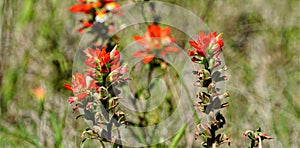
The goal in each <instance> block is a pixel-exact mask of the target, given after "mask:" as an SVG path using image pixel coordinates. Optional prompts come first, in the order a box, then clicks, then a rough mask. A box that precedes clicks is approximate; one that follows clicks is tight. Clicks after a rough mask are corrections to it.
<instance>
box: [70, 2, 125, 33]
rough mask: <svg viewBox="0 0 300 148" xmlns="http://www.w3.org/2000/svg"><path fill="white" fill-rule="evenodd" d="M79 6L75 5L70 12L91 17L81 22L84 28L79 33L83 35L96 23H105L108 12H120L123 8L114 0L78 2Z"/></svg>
mask: <svg viewBox="0 0 300 148" xmlns="http://www.w3.org/2000/svg"><path fill="white" fill-rule="evenodd" d="M77 1H78V2H79V4H75V5H73V6H72V7H71V8H70V9H69V11H70V12H74V13H84V14H86V15H89V17H88V19H83V20H80V22H81V23H82V25H83V27H81V28H80V29H79V30H78V31H79V32H81V33H83V32H85V31H86V30H88V29H89V28H90V27H92V25H93V23H94V22H100V23H103V22H105V21H106V20H107V19H108V16H107V14H108V12H110V11H112V12H114V11H115V10H118V9H120V8H121V6H120V5H119V4H118V3H117V2H115V1H114V0H77Z"/></svg>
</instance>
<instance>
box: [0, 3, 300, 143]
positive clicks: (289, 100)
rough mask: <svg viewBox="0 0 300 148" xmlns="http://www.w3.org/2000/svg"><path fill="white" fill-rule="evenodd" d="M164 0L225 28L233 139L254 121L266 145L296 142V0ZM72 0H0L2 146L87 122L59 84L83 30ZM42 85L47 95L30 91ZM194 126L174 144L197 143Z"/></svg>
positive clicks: (44, 139)
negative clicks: (264, 135)
mask: <svg viewBox="0 0 300 148" xmlns="http://www.w3.org/2000/svg"><path fill="white" fill-rule="evenodd" d="M164 1H165V2H171V3H174V4H177V5H180V6H182V7H184V8H186V9H188V10H190V11H192V12H193V13H195V14H196V15H198V16H200V17H201V18H202V19H203V20H204V22H205V23H206V24H207V25H208V26H209V28H210V29H211V30H212V31H218V32H223V38H224V42H225V46H224V57H225V60H226V64H227V65H228V67H229V71H228V76H229V81H228V82H227V90H228V92H230V94H231V97H230V99H229V102H230V107H229V108H228V109H226V111H225V115H224V116H225V117H226V119H227V124H226V125H225V128H224V129H223V131H224V132H226V133H227V134H228V135H229V136H230V137H231V139H232V140H233V142H232V147H246V146H247V145H248V144H249V141H248V139H247V138H245V137H243V136H242V132H243V131H245V130H247V129H255V128H257V127H258V126H261V127H262V129H263V131H264V132H266V133H267V134H268V135H271V136H273V137H274V138H275V139H274V140H271V141H267V142H264V145H263V146H264V147H300V142H298V141H299V140H298V137H299V136H300V101H299V99H300V97H299V96H300V91H299V88H300V87H299V86H300V48H299V47H298V46H299V44H300V12H299V10H300V2H299V1H298V0H286V1H275V0H253V1H247V2H246V1H243V0H237V1H232V0H188V1H182V0H164ZM119 2H120V3H122V4H127V3H132V2H134V1H129V0H128V1H125V0H124V1H119ZM75 3H76V1H75V0H69V1H59V0H44V1H42V0H24V1H23V0H2V1H0V6H1V13H0V19H1V21H0V27H1V28H0V34H1V46H0V49H1V50H0V82H1V83H0V84H1V85H0V86H1V89H0V106H1V109H0V111H1V112H0V115H1V118H0V147H79V144H80V141H81V139H80V133H81V132H82V130H83V129H85V127H86V125H85V123H84V122H81V121H80V122H78V120H76V119H75V116H74V114H73V113H72V108H71V106H70V105H69V104H68V102H67V98H68V96H69V95H70V94H69V92H68V91H66V90H65V89H64V88H63V84H64V83H68V82H70V81H71V74H72V62H73V61H72V60H73V57H74V54H75V52H76V47H77V45H78V43H79V41H80V39H81V37H82V35H81V34H79V33H77V32H76V29H77V28H79V27H80V24H79V22H78V17H79V16H78V15H76V14H71V13H69V12H68V9H69V7H70V6H71V5H73V4H75ZM40 86H42V87H43V88H44V89H45V92H46V97H45V99H44V100H41V99H38V98H37V97H35V96H34V95H33V90H34V89H36V88H38V87H40ZM79 120H80V119H79ZM194 131H195V127H193V126H187V128H186V130H185V132H184V134H183V135H182V136H180V141H179V143H177V146H181V147H195V146H198V145H199V144H200V142H201V141H200V140H197V141H194V139H193V136H194ZM172 140H173V139H170V141H167V142H166V144H165V146H166V145H168V143H170V142H172ZM92 143H93V142H92ZM97 144H99V143H94V146H95V145H97ZM91 146H93V144H91ZM161 146H162V145H161ZM224 147H226V146H224Z"/></svg>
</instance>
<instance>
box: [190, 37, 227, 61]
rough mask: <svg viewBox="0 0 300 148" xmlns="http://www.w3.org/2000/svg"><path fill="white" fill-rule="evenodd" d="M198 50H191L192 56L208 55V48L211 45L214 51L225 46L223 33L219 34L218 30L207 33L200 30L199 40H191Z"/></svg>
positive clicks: (191, 43)
mask: <svg viewBox="0 0 300 148" xmlns="http://www.w3.org/2000/svg"><path fill="white" fill-rule="evenodd" d="M189 43H190V45H191V46H193V47H194V48H195V49H196V51H194V50H191V51H190V54H189V55H190V56H194V55H198V56H200V57H204V56H207V53H206V48H208V47H211V48H212V49H213V50H214V51H216V50H219V49H221V48H222V47H223V45H224V43H223V39H222V34H219V35H217V32H214V33H208V34H207V35H206V34H205V33H204V32H203V31H200V33H199V36H198V39H197V41H189Z"/></svg>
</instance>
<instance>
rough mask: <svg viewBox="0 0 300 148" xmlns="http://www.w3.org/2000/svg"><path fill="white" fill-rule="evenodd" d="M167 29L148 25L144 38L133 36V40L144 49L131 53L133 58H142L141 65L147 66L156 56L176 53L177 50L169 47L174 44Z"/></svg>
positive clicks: (169, 30)
mask: <svg viewBox="0 0 300 148" xmlns="http://www.w3.org/2000/svg"><path fill="white" fill-rule="evenodd" d="M170 32H171V29H170V28H169V27H165V28H162V27H160V26H159V25H156V24H150V25H149V26H148V29H147V31H146V33H145V35H144V36H134V37H133V39H134V40H135V41H136V42H137V43H138V44H140V45H142V46H143V47H144V49H143V50H139V51H137V52H135V53H133V57H142V58H143V63H145V64H147V63H149V62H151V61H152V60H153V58H154V57H155V56H157V55H160V56H165V55H166V53H168V52H178V51H179V49H178V48H176V47H174V46H171V44H172V43H174V42H175V40H174V38H173V37H171V36H170Z"/></svg>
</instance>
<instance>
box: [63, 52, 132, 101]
mask: <svg viewBox="0 0 300 148" xmlns="http://www.w3.org/2000/svg"><path fill="white" fill-rule="evenodd" d="M116 48H117V46H116V47H115V48H114V49H113V50H112V51H111V52H107V51H106V47H103V48H102V49H101V50H100V49H99V48H96V49H95V50H94V49H91V48H87V49H86V50H85V51H84V52H85V55H86V61H85V64H86V65H87V66H88V67H89V68H88V69H87V75H84V74H81V73H75V74H74V76H73V80H72V86H71V85H69V84H64V86H65V87H66V88H67V89H68V90H69V91H70V92H72V93H74V94H75V96H74V97H70V98H69V103H73V102H75V101H82V100H83V99H85V98H87V97H88V95H94V94H93V93H96V94H97V93H100V91H101V90H100V89H101V88H100V87H101V86H104V87H105V86H107V85H110V84H112V83H114V82H116V81H118V80H119V79H122V78H121V77H122V75H123V74H124V73H125V72H127V69H126V68H124V67H120V53H119V51H117V50H116ZM103 75H105V77H103ZM102 79H105V80H102ZM100 81H101V82H103V81H105V82H106V84H99V82H100Z"/></svg>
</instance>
